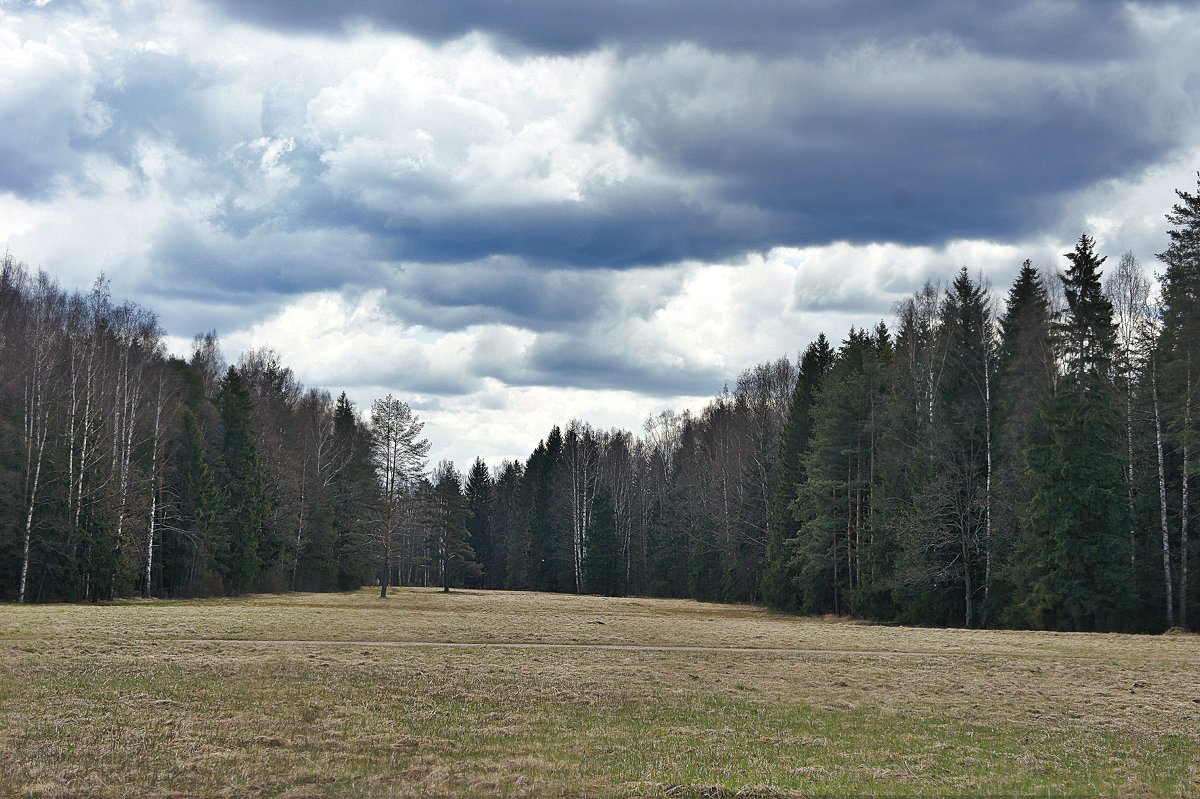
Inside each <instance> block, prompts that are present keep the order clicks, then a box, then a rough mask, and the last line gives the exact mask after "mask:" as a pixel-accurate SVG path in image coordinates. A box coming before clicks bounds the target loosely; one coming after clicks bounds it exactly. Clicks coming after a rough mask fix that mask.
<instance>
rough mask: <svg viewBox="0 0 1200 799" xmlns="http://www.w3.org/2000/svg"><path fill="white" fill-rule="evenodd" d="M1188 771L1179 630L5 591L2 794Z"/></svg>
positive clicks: (1013, 786) (964, 778) (505, 600)
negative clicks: (1125, 631) (26, 597)
mask: <svg viewBox="0 0 1200 799" xmlns="http://www.w3.org/2000/svg"><path fill="white" fill-rule="evenodd" d="M814 794H815V795H857V794H873V795H963V794H992V795H996V794H1022V795H1031V794H1032V795H1048V794H1049V795H1058V794H1072V795H1130V796H1195V795H1200V639H1198V638H1197V637H1196V636H1184V635H1179V636H1158V637H1142V636H1122V635H1068V634H1055V633H1026V632H991V631H963V630H925V629H913V628H900V627H877V626H869V625H862V624H851V623H843V622H838V621H823V620H814V619H803V618H795V617H789V616H781V615H777V614H773V613H771V612H769V611H765V610H762V609H759V608H750V607H735V606H726V605H707V604H699V603H695V602H687V601H670V600H648V599H607V598H598V597H575V596H555V595H545V594H516V593H503V592H484V591H457V592H453V593H451V594H449V595H443V594H441V593H440V592H438V591H434V590H417V589H400V590H397V591H395V592H394V594H393V596H392V597H390V598H389V599H387V600H380V599H379V598H378V597H377V595H376V593H375V592H373V591H367V590H364V591H362V592H358V593H351V594H331V595H317V594H304V595H289V596H256V597H248V598H242V599H232V600H213V601H195V602H148V601H135V602H128V603H118V604H112V605H106V606H100V607H95V606H61V605H60V606H32V607H29V606H24V607H22V606H11V605H9V606H4V607H0V795H4V796H8V795H13V796H56V797H57V796H63V797H65V796H80V795H87V796H111V797H123V796H133V795H139V796H149V795H154V796H157V797H173V796H228V797H240V796H287V797H315V796H363V797H366V796H371V797H378V796H400V797H409V796H411V797H420V796H473V795H480V796H514V797H517V796H664V797H680V796H683V797H688V796H691V797H716V796H790V795H814Z"/></svg>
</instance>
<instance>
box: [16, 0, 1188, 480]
mask: <svg viewBox="0 0 1200 799" xmlns="http://www.w3.org/2000/svg"><path fill="white" fill-rule="evenodd" d="M1198 49H1200V12H1197V11H1196V10H1195V9H1192V8H1189V7H1183V6H1177V5H1174V4H1165V3H1163V4H1160V3H1125V2H1087V3H1084V2H1070V1H1068V2H1062V1H1061V0H1055V1H1051V0H1044V1H1043V0H1022V1H1021V2H1018V3H1010V4H1005V5H1004V6H1002V7H1001V6H996V5H995V4H991V3H984V2H982V1H980V2H961V1H959V0H954V1H953V2H951V0H930V1H929V2H917V3H906V4H904V5H903V7H902V8H897V7H896V6H895V4H884V3H877V2H863V3H857V4H844V3H827V2H817V1H816V0H814V1H813V2H800V3H796V2H784V0H751V2H750V3H749V4H748V5H747V4H740V5H731V4H729V3H726V2H716V0H712V1H711V2H710V0H700V1H699V2H690V1H689V2H687V3H683V2H676V0H665V1H664V2H660V3H626V2H599V0H596V1H595V2H592V1H591V0H589V1H588V2H584V3H579V4H573V5H572V6H571V10H570V13H567V12H566V11H564V8H563V7H562V6H561V5H560V4H550V3H547V2H545V0H517V1H516V2H512V3H505V4H494V3H481V2H436V3H435V2H425V0H417V1H416V2H410V3H384V2H374V1H373V0H348V2H344V3H324V2H322V3H317V2H308V0H290V1H289V2H286V3H285V2H274V1H273V0H265V1H264V2H258V3H233V2H228V1H226V0H221V1H220V2H207V3H205V2H199V1H198V0H185V2H179V3H170V4H161V3H156V2H150V1H149V0H144V1H143V0H133V1H132V2H129V3H122V4H119V5H118V4H100V3H91V2H85V1H83V0H80V2H74V1H73V0H72V1H71V2H64V0H51V2H48V3H31V2H24V0H0V114H2V115H3V117H4V119H6V120H9V121H11V124H5V125H0V243H2V244H4V245H6V246H7V247H9V248H10V249H11V250H12V251H13V252H14V254H15V255H17V256H18V257H20V258H23V259H25V260H27V261H29V262H31V263H32V264H34V265H37V266H44V267H46V268H47V269H49V270H51V271H52V272H54V273H55V274H56V275H58V276H59V277H60V278H61V279H63V280H64V282H67V283H68V284H73V285H80V286H86V285H88V284H90V282H91V280H92V279H93V278H94V276H95V275H96V273H98V272H100V271H105V272H106V273H108V275H109V276H110V277H111V278H112V280H113V289H114V292H115V293H117V294H119V295H121V296H130V297H132V298H133V299H136V300H138V301H141V302H144V303H145V304H147V305H149V306H151V307H153V308H155V309H156V310H158V311H159V312H160V313H161V314H162V317H163V322H164V324H165V326H166V327H167V328H168V329H169V330H171V331H172V333H173V334H174V336H175V337H176V339H174V340H176V341H178V342H186V340H187V339H188V338H190V335H191V334H192V333H194V332H196V331H198V330H207V329H209V328H212V327H216V328H217V329H218V331H219V332H220V333H221V334H222V335H223V336H224V337H225V338H226V340H227V342H228V343H229V348H230V349H231V350H234V351H236V349H238V348H240V347H243V346H259V345H264V344H265V345H270V346H274V347H276V348H277V349H279V350H280V351H281V352H282V354H283V355H284V356H285V358H286V359H287V360H288V362H289V363H293V364H295V365H296V368H297V371H298V372H299V374H300V376H301V378H302V379H304V380H306V381H307V382H312V383H323V384H327V385H331V386H332V387H334V388H341V387H346V388H350V389H353V391H354V392H357V394H356V395H355V396H357V397H358V398H359V399H360V400H362V401H369V399H370V398H371V396H372V394H373V393H376V392H383V393H386V392H388V391H391V392H393V393H397V394H401V395H404V394H406V393H407V394H414V395H419V396H420V397H421V398H422V401H423V402H424V403H426V404H425V405H424V407H425V408H426V410H427V412H429V413H430V414H435V413H436V414H438V417H437V418H439V419H441V420H442V421H441V422H440V424H444V425H447V426H448V427H447V434H448V435H453V436H455V437H456V438H463V439H464V440H465V438H464V436H466V430H467V427H466V424H467V423H466V422H462V423H459V422H455V421H454V420H455V419H456V418H459V419H467V418H468V417H469V418H474V419H475V421H476V422H478V424H480V425H482V426H484V427H488V429H494V427H495V424H496V420H497V419H498V418H499V416H498V414H501V413H502V412H510V411H511V412H514V413H515V411H513V408H514V407H515V406H516V405H518V404H520V403H524V402H532V403H534V404H535V405H539V404H540V405H541V406H542V407H543V408H544V412H541V415H537V414H534V413H533V411H528V413H530V414H533V415H535V416H537V418H538V419H540V420H541V421H540V422H539V423H538V425H539V427H547V428H548V426H549V423H550V421H551V420H552V417H550V415H549V413H550V409H551V408H559V407H561V405H560V403H561V402H565V401H566V400H565V398H567V397H571V398H574V401H579V402H581V403H582V404H583V405H585V406H587V407H596V408H600V407H603V408H607V410H606V411H603V413H607V414H609V417H608V418H611V419H614V420H616V419H617V418H618V417H619V418H620V419H621V420H622V423H626V422H627V420H628V415H627V414H625V415H622V414H620V413H618V412H617V411H616V410H615V409H616V408H617V407H618V406H619V405H620V403H621V402H624V403H626V404H627V405H628V407H631V408H632V407H637V408H638V409H639V411H638V412H639V413H640V412H641V410H642V409H644V410H645V412H647V413H649V412H651V411H653V410H656V409H657V408H658V407H662V404H670V403H672V402H682V401H686V400H687V398H696V397H703V396H706V395H709V394H711V393H713V392H714V391H717V390H719V389H720V386H721V384H722V383H724V382H727V381H732V380H733V379H734V378H736V375H737V373H738V372H739V371H740V370H741V369H743V368H746V367H747V366H749V365H751V364H753V363H755V362H757V361H762V360H766V359H768V358H774V357H777V356H779V355H783V354H793V355H794V354H795V352H796V351H797V350H799V349H800V348H802V347H803V346H804V344H805V343H807V341H808V340H809V339H810V338H811V337H812V336H815V335H816V333H817V332H819V331H820V330H825V331H826V332H827V333H828V334H829V335H830V337H831V339H834V340H837V339H840V338H841V337H842V336H843V335H844V333H845V328H846V327H848V326H849V325H850V324H860V325H861V324H872V323H873V322H874V321H876V320H878V319H879V318H881V317H886V316H888V315H889V312H890V307H891V304H892V303H893V302H894V301H895V300H896V299H898V298H900V297H903V296H904V295H906V294H907V293H909V292H911V291H913V290H914V289H916V288H918V287H919V286H920V285H921V283H923V282H924V281H925V280H929V279H938V278H944V277H947V276H948V275H950V274H952V273H953V271H955V270H956V269H957V268H958V267H959V266H963V265H965V266H967V267H968V268H969V269H971V270H972V271H973V272H979V273H981V274H984V275H985V276H990V277H992V279H993V280H994V281H995V282H996V283H998V284H1002V283H1004V282H1006V281H1007V280H1008V279H1010V278H1011V275H1012V274H1013V273H1015V271H1016V268H1017V267H1018V265H1019V263H1020V261H1021V260H1023V259H1024V258H1026V257H1031V258H1033V259H1034V261H1035V263H1038V264H1039V265H1042V266H1047V267H1051V266H1053V265H1055V264H1056V263H1057V261H1058V260H1060V256H1061V253H1062V252H1064V251H1065V249H1066V248H1067V247H1069V246H1070V242H1071V241H1073V240H1074V238H1076V237H1077V236H1078V234H1079V233H1080V232H1082V231H1083V230H1084V229H1087V230H1089V231H1090V232H1093V233H1095V234H1097V235H1098V236H1099V238H1100V242H1101V246H1102V247H1103V248H1106V252H1107V253H1108V254H1110V255H1114V256H1115V255H1118V254H1119V253H1120V252H1121V251H1123V250H1124V249H1134V250H1135V252H1136V253H1137V254H1138V256H1139V257H1140V258H1141V259H1142V260H1143V262H1144V263H1149V262H1150V261H1151V260H1152V257H1153V252H1154V251H1156V248H1161V243H1156V242H1157V241H1158V239H1160V238H1161V235H1162V228H1163V225H1162V213H1163V211H1164V210H1166V207H1167V206H1168V205H1169V203H1170V202H1171V200H1172V196H1171V194H1170V189H1171V188H1174V187H1176V186H1186V185H1189V184H1190V181H1191V180H1192V179H1193V175H1194V172H1195V169H1196V166H1197V159H1198V157H1200V117H1198V111H1200V66H1197V64H1196V62H1195V59H1194V53H1195V52H1196V51H1197V50H1198ZM1001 288H1002V286H1001ZM180 346H185V344H182V343H181V344H180ZM585 397H606V398H607V399H605V400H603V401H601V400H599V399H597V400H596V401H595V402H591V401H585V400H583V399H581V398H585ZM473 402H474V403H478V404H479V406H480V407H481V408H486V409H489V410H488V413H491V414H493V415H492V416H490V417H488V419H489V420H490V421H484V420H483V418H482V417H480V416H478V415H477V414H474V413H469V412H468V411H467V408H468V407H469V406H470V405H471V403H473ZM660 403H661V404H660ZM452 408H453V409H454V410H453V412H452V411H451V410H449V409H452ZM525 412H526V411H522V413H525ZM480 413H482V411H481V412H480ZM456 414H457V416H456ZM570 415H586V414H585V413H584V411H583V409H582V408H581V410H580V411H579V413H578V414H570ZM557 421H562V419H557ZM597 421H599V422H600V423H602V424H603V423H604V419H598V420H597ZM613 423H616V422H615V421H614V422H613ZM544 432H545V431H544V430H539V431H537V435H541V434H544ZM471 435H472V436H475V435H476V434H474V433H472V434H471ZM530 435H532V433H531V434H530ZM527 437H528V436H527ZM472 440H478V439H477V438H473V439H472ZM534 441H536V437H535V438H534ZM481 451H485V452H493V453H495V452H504V453H507V454H518V453H517V451H512V450H505V449H504V448H503V447H502V446H501V445H499V444H497V445H496V448H495V449H494V450H481ZM456 454H457V455H458V456H459V457H462V453H456Z"/></svg>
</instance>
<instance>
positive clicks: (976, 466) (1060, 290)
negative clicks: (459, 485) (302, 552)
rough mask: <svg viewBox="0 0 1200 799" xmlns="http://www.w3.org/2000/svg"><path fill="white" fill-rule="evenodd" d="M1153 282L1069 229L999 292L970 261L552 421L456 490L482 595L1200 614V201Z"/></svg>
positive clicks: (1184, 204)
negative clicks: (756, 355) (679, 383)
mask: <svg viewBox="0 0 1200 799" xmlns="http://www.w3.org/2000/svg"><path fill="white" fill-rule="evenodd" d="M1177 194H1178V198H1179V203H1178V204H1176V205H1175V206H1174V207H1173V209H1172V211H1171V213H1170V214H1168V216H1167V218H1168V221H1169V222H1170V223H1171V225H1172V229H1171V230H1170V239H1169V242H1168V246H1167V248H1166V250H1165V251H1164V252H1163V253H1161V254H1160V255H1159V256H1158V258H1159V259H1160V260H1161V262H1162V263H1163V264H1164V266H1165V271H1164V272H1163V273H1162V274H1161V276H1160V291H1159V292H1158V294H1157V296H1155V295H1154V293H1153V291H1152V286H1151V284H1150V282H1149V281H1148V280H1147V278H1146V276H1145V273H1144V270H1143V269H1142V267H1141V265H1140V264H1139V263H1138V262H1137V261H1136V259H1135V258H1134V257H1133V255H1132V254H1130V253H1126V254H1125V255H1124V256H1122V257H1121V258H1120V259H1119V262H1118V263H1117V264H1116V266H1115V268H1112V269H1110V270H1109V273H1108V276H1107V278H1104V276H1103V271H1102V268H1103V266H1104V264H1105V263H1106V259H1105V258H1104V257H1102V256H1100V255H1099V254H1097V253H1096V252H1095V247H1094V242H1093V241H1092V239H1091V238H1089V237H1088V236H1086V235H1085V236H1082V237H1081V238H1080V239H1079V242H1078V244H1077V245H1076V246H1075V248H1074V250H1073V251H1072V252H1070V253H1067V254H1066V270H1065V273H1061V274H1060V273H1058V272H1057V270H1056V271H1055V272H1054V273H1053V274H1044V273H1042V272H1039V271H1038V270H1037V269H1035V268H1034V267H1033V266H1032V264H1030V263H1029V262H1028V261H1027V262H1026V263H1025V264H1024V265H1023V267H1022V268H1021V271H1020V274H1019V275H1018V276H1017V279H1016V281H1015V282H1014V284H1013V285H1012V287H1011V288H1010V289H1009V291H1008V295H1007V297H1006V299H1005V301H1004V302H1003V304H1002V305H1001V303H998V302H996V301H995V300H993V298H992V297H991V295H990V293H989V290H988V286H986V285H984V284H982V283H981V282H980V281H979V280H977V279H973V278H972V277H971V275H970V274H969V273H968V271H967V270H966V269H965V268H964V269H962V270H961V271H960V272H959V273H958V275H957V276H955V277H954V279H953V280H952V281H951V282H950V283H949V284H948V285H947V286H945V287H941V286H938V285H934V284H929V285H926V286H925V287H923V288H922V289H921V290H920V291H918V292H916V293H915V294H914V295H913V296H912V297H910V298H908V299H906V300H904V301H902V302H900V303H898V304H897V306H896V308H895V317H896V318H895V321H894V323H893V325H892V327H889V326H888V325H886V324H885V323H883V322H881V323H879V325H877V326H876V327H875V328H874V329H873V330H859V329H852V330H851V331H850V332H849V333H848V334H847V336H846V338H845V339H844V340H843V341H842V343H841V345H840V346H839V347H837V348H835V347H834V346H832V345H831V344H830V342H829V341H828V340H827V339H826V337H825V336H824V335H821V336H819V337H818V338H817V340H816V341H815V342H813V343H812V344H810V345H809V346H808V347H807V349H805V350H804V352H803V354H802V356H801V357H800V359H799V363H798V364H792V363H791V362H790V361H788V360H787V359H781V360H778V361H775V362H773V363H768V364H763V365H760V366H757V367H754V368H752V369H749V370H747V371H746V372H744V373H743V374H742V375H741V376H740V377H739V378H738V380H737V382H736V384H735V386H734V387H733V389H732V390H728V389H727V390H725V391H724V392H723V393H722V394H721V395H719V396H718V397H716V398H715V399H714V400H713V401H712V402H711V403H710V404H709V405H708V406H707V407H706V408H704V409H703V410H702V411H701V412H700V413H698V414H691V413H686V412H685V413H682V414H680V413H674V412H670V411H668V412H664V413H662V414H660V415H659V416H657V417H654V418H652V419H650V420H648V421H647V422H646V425H645V428H644V431H643V435H642V436H641V437H635V436H633V435H632V434H630V433H629V432H626V431H620V430H614V431H600V430H596V429H594V428H592V427H591V426H589V425H588V424H586V423H584V422H581V421H572V422H571V423H570V424H568V425H567V426H566V428H565V429H560V428H558V427H555V428H554V429H552V430H551V431H550V433H549V435H548V436H547V437H546V438H545V439H544V440H543V441H542V442H541V443H540V444H539V445H538V447H537V449H536V450H534V452H533V453H532V454H531V455H530V456H529V458H528V460H526V461H525V462H524V463H515V462H507V463H504V464H501V465H500V466H498V467H497V468H496V469H495V470H489V469H488V468H487V466H486V465H485V464H484V463H483V462H481V461H477V462H476V463H475V464H474V466H473V467H472V469H471V471H470V474H469V479H468V482H467V496H468V503H469V505H470V507H471V509H472V511H473V516H472V517H471V520H470V521H469V522H468V525H469V527H470V529H471V542H472V543H473V545H474V548H475V550H476V552H477V553H478V554H479V556H480V559H481V563H482V566H483V571H482V576H481V583H480V584H481V585H484V586H487V587H493V588H513V589H534V590H542V591H579V592H590V593H600V594H625V593H630V594H649V595H655V596H677V597H693V598H696V599H703V600H729V601H739V602H765V603H766V604H768V605H770V606H772V607H776V608H780V609H786V610H800V611H803V612H806V613H819V614H848V615H853V616H858V617H862V618H868V619H875V620H883V621H897V622H904V623H911V624H924V625H947V626H967V627H974V626H989V627H998V626H1012V627H1036V628H1048V629H1061V630H1131V631H1158V630H1163V629H1166V628H1168V627H1173V626H1180V627H1193V628H1194V627H1195V626H1196V612H1197V608H1196V605H1197V594H1198V593H1200V592H1197V590H1196V587H1195V585H1194V581H1190V580H1189V574H1190V572H1191V571H1194V570H1195V567H1196V565H1197V564H1196V561H1197V555H1196V552H1195V547H1193V546H1192V543H1193V541H1192V539H1193V538H1194V537H1195V536H1194V527H1195V524H1194V517H1195V515H1196V513H1195V510H1194V508H1193V507H1192V505H1193V503H1194V501H1193V499H1192V493H1191V489H1192V478H1193V477H1194V475H1195V473H1196V471H1197V468H1196V451H1197V445H1198V444H1200V442H1198V441H1197V424H1196V410H1197V408H1196V402H1197V393H1198V389H1197V386H1198V384H1200V357H1198V356H1200V352H1197V349H1198V348H1200V329H1198V328H1197V325H1198V320H1200V308H1198V307H1197V304H1198V303H1200V199H1198V198H1197V195H1194V194H1190V193H1188V192H1177Z"/></svg>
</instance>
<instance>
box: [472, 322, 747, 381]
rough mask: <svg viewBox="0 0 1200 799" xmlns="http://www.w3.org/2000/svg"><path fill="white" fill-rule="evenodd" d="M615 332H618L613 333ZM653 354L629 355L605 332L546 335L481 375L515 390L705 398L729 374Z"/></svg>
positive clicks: (489, 366)
mask: <svg viewBox="0 0 1200 799" xmlns="http://www.w3.org/2000/svg"><path fill="white" fill-rule="evenodd" d="M614 332H617V331H614ZM655 355H656V353H652V352H645V351H639V352H631V351H629V349H628V346H627V342H624V341H617V340H613V339H612V338H608V337H606V336H605V335H604V331H602V330H592V331H591V335H587V336H578V335H570V334H565V333H553V332H552V333H545V334H542V335H539V336H538V338H537V340H536V341H535V342H534V343H533V345H532V346H531V347H530V348H529V350H528V352H526V353H524V355H523V357H513V358H507V359H503V360H497V361H495V362H492V363H489V364H486V365H482V368H481V374H484V375H486V376H489V377H495V378H498V379H500V380H502V381H503V382H505V383H506V384H508V385H514V386H562V387H568V388H584V389H622V390H626V391H633V392H637V393H641V394H646V395H648V396H654V397H670V396H682V395H705V394H710V393H712V392H714V391H716V390H719V388H720V385H721V381H722V380H726V379H728V377H729V376H728V375H726V374H724V373H722V372H721V371H720V370H717V369H706V368H704V367H700V366H697V365H695V364H691V363H687V364H684V363H679V364H664V363H662V362H661V361H660V360H659V359H657V358H656V357H655Z"/></svg>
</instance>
